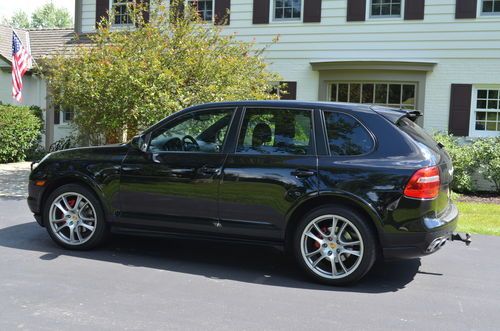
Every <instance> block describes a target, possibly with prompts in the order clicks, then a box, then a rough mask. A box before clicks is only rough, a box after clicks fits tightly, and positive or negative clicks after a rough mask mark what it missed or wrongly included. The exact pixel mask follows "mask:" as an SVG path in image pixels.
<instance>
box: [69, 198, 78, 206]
mask: <svg viewBox="0 0 500 331" xmlns="http://www.w3.org/2000/svg"><path fill="white" fill-rule="evenodd" d="M75 203H76V200H75V199H71V200H68V204H69V206H70V207H71V208H74V207H75Z"/></svg>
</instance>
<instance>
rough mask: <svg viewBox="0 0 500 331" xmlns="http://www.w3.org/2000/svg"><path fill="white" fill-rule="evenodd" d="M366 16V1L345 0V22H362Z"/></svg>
mask: <svg viewBox="0 0 500 331" xmlns="http://www.w3.org/2000/svg"><path fill="white" fill-rule="evenodd" d="M365 16H366V0H347V21H348V22H356V21H364V20H365Z"/></svg>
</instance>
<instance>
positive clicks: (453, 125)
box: [448, 84, 472, 136]
mask: <svg viewBox="0 0 500 331" xmlns="http://www.w3.org/2000/svg"><path fill="white" fill-rule="evenodd" d="M471 97H472V85H470V84H451V95H450V119H449V121H448V132H449V133H451V134H453V135H455V136H468V135H469V119H470V104H471Z"/></svg>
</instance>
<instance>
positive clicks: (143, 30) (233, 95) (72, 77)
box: [44, 1, 279, 143]
mask: <svg viewBox="0 0 500 331" xmlns="http://www.w3.org/2000/svg"><path fill="white" fill-rule="evenodd" d="M175 3H176V2H175V1H174V2H173V6H175ZM151 6H152V8H153V9H152V12H151V15H150V16H151V21H150V22H148V23H146V22H144V19H143V17H142V15H141V10H143V9H144V8H143V7H142V4H135V5H134V4H131V5H130V7H129V9H130V15H132V20H133V22H134V24H133V27H129V28H120V29H112V28H111V26H110V22H113V14H112V13H111V15H110V18H109V21H106V20H105V21H103V22H101V24H100V25H99V27H98V30H97V33H96V34H94V35H92V36H90V37H89V38H90V39H91V41H92V43H93V45H92V46H88V44H87V45H81V46H79V47H76V48H75V49H74V50H73V53H71V56H68V55H67V53H65V54H60V55H59V56H56V57H55V58H52V59H51V60H50V61H47V62H46V63H45V67H44V69H45V70H44V72H45V75H46V78H47V80H48V83H49V85H50V87H51V89H52V90H53V91H57V92H58V93H55V96H54V97H55V99H56V102H57V103H59V104H61V105H63V107H64V105H71V106H74V109H75V119H74V122H75V125H76V127H77V129H78V131H79V132H80V133H82V134H84V135H86V136H89V137H91V138H94V140H96V139H97V138H98V137H102V136H105V138H106V139H105V140H106V142H107V143H112V142H117V141H121V140H122V139H123V138H124V137H123V136H124V135H123V132H126V136H127V138H130V137H131V136H133V135H135V134H137V132H138V131H139V130H140V129H142V128H145V127H147V126H149V125H151V124H153V123H155V122H156V121H158V120H160V119H162V118H164V117H165V116H167V115H170V114H172V113H173V112H176V111H178V110H180V109H183V108H185V107H187V106H191V105H194V104H200V103H205V102H215V101H227V100H239V99H270V98H277V96H276V94H273V93H270V91H272V88H273V86H272V85H271V84H272V82H273V81H279V77H278V76H277V75H275V74H273V73H270V72H268V71H267V65H266V63H265V62H264V60H263V58H262V51H263V50H262V49H260V50H255V47H254V46H255V45H254V44H253V43H248V42H241V41H237V40H236V38H235V36H234V35H229V36H228V35H225V34H223V33H222V29H221V28H220V27H219V26H207V25H206V24H200V21H199V19H198V18H197V17H196V14H195V12H193V8H191V7H190V6H187V7H186V8H185V9H184V10H183V11H178V10H172V12H173V13H178V15H174V14H169V13H168V12H167V10H166V8H165V5H164V2H163V1H162V2H160V3H155V4H152V5H151ZM177 8H180V7H177Z"/></svg>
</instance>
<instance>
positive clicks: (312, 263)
mask: <svg viewBox="0 0 500 331" xmlns="http://www.w3.org/2000/svg"><path fill="white" fill-rule="evenodd" d="M367 221H368V220H365V219H364V218H363V217H362V216H360V215H359V214H358V213H356V212H355V211H353V210H351V209H349V208H345V207H340V206H339V207H337V206H329V207H322V208H319V209H316V210H314V211H312V212H311V213H309V214H308V215H306V216H305V217H304V218H303V219H302V221H301V222H300V223H299V225H298V227H297V229H296V231H295V235H294V238H293V240H294V241H293V247H294V255H295V259H296V261H297V263H298V264H299V265H300V266H301V267H302V269H304V271H305V272H306V273H307V274H308V275H309V276H310V277H312V278H314V279H315V280H317V281H320V282H323V283H327V284H331V285H346V284H349V283H353V282H356V281H358V280H359V279H361V278H362V277H363V276H364V275H365V274H366V273H367V272H368V271H369V270H370V269H371V267H372V266H373V263H374V262H375V259H376V241H375V236H374V233H373V231H372V229H371V228H370V226H369V225H368V224H367Z"/></svg>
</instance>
